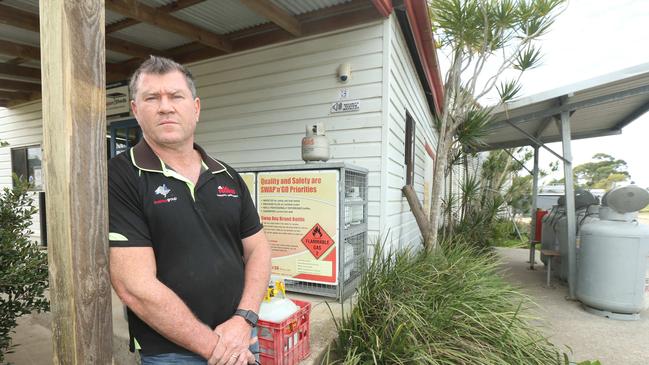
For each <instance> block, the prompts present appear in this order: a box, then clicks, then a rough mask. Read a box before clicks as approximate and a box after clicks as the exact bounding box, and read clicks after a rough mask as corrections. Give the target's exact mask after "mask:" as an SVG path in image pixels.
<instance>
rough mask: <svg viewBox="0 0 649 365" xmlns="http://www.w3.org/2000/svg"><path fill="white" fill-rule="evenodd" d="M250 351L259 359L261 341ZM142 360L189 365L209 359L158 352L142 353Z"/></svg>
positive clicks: (145, 364) (146, 363)
mask: <svg viewBox="0 0 649 365" xmlns="http://www.w3.org/2000/svg"><path fill="white" fill-rule="evenodd" d="M255 336H257V328H253V329H252V336H251V337H255ZM249 349H250V352H252V353H253V354H254V355H255V359H257V361H259V341H257V342H255V343H254V344H252V345H250V347H249ZM140 360H141V364H142V365H176V364H179V365H180V364H187V365H206V364H207V360H205V359H203V357H201V356H198V355H195V354H181V353H175V352H172V353H169V354H158V355H142V354H140Z"/></svg>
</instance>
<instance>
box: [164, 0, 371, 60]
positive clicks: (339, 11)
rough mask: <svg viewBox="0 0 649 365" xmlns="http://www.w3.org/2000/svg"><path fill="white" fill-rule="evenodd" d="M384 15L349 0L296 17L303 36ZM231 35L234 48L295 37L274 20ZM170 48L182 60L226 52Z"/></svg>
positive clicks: (359, 1) (364, 3) (361, 2)
mask: <svg viewBox="0 0 649 365" xmlns="http://www.w3.org/2000/svg"><path fill="white" fill-rule="evenodd" d="M381 18H382V16H381V15H380V14H379V13H378V12H377V11H376V9H375V8H374V7H373V6H372V4H369V3H368V2H367V1H365V0H353V1H351V2H349V3H345V4H341V5H336V6H332V7H330V8H326V9H322V10H318V11H313V12H310V13H306V14H302V15H300V16H298V17H297V19H298V21H299V22H300V24H301V28H302V37H305V36H309V35H315V34H319V33H324V32H329V31H333V30H336V29H341V28H345V27H351V26H354V25H358V24H362V23H367V22H370V21H373V20H377V19H381ZM228 38H229V39H230V41H231V42H232V45H233V47H234V48H233V52H240V51H245V50H249V49H253V48H257V47H262V46H267V45H270V44H273V43H279V42H284V41H288V40H292V39H295V37H294V36H293V35H291V34H288V33H287V32H286V31H284V30H283V29H280V28H279V27H278V26H277V25H274V24H261V25H259V26H256V27H253V28H249V29H244V30H241V31H238V32H233V33H231V34H229V35H228ZM183 49H185V50H186V53H182V50H183ZM168 51H169V53H170V56H171V57H173V59H174V60H176V61H177V62H180V63H189V62H196V61H200V60H204V59H208V58H213V57H218V56H221V55H223V54H225V53H224V52H219V51H218V50H215V49H210V48H207V47H202V49H196V45H195V44H188V45H184V46H181V47H176V48H175V49H173V50H168Z"/></svg>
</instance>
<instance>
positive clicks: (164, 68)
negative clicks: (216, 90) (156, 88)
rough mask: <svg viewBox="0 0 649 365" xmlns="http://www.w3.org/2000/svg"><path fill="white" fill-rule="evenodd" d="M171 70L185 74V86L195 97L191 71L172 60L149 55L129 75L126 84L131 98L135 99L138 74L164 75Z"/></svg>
mask: <svg viewBox="0 0 649 365" xmlns="http://www.w3.org/2000/svg"><path fill="white" fill-rule="evenodd" d="M173 71H178V72H180V73H181V74H183V75H184V76H185V80H186V81H187V87H189V90H190V91H191V92H192V97H193V98H196V85H194V78H193V77H192V73H191V72H189V70H188V69H187V67H185V66H183V65H181V64H180V63H178V62H176V61H174V60H170V59H168V58H165V57H159V56H153V55H151V56H149V59H148V60H146V61H144V62H142V64H141V65H140V67H138V69H137V70H135V72H134V73H133V76H131V81H130V82H129V84H128V87H129V91H130V92H131V99H132V100H135V94H136V93H137V82H138V80H139V79H140V75H142V74H143V73H145V74H154V75H164V74H168V73H170V72H173Z"/></svg>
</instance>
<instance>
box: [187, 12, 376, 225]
mask: <svg viewBox="0 0 649 365" xmlns="http://www.w3.org/2000/svg"><path fill="white" fill-rule="evenodd" d="M384 23H385V22H384V21H378V22H373V23H369V24H366V25H363V26H358V27H355V28H351V29H345V30H342V31H337V32H333V33H327V34H324V35H319V36H315V37H309V38H305V39H301V40H296V41H293V42H289V43H284V44H281V45H273V46H269V47H264V48H261V49H256V50H252V51H248V52H244V53H240V54H235V55H232V56H225V57H220V58H218V59H213V60H209V61H205V62H199V63H196V64H194V65H190V70H191V71H192V73H193V75H194V77H195V78H196V81H197V86H198V93H199V95H200V97H201V100H202V112H201V118H200V119H201V122H200V123H199V124H198V127H197V130H196V141H197V143H199V144H200V145H202V146H203V147H205V149H206V150H207V151H208V153H210V154H211V155H213V156H215V157H216V158H219V159H221V160H223V161H225V162H226V163H228V164H230V165H232V166H233V167H235V168H236V167H259V166H271V165H289V164H303V163H304V161H302V157H301V147H300V146H301V141H302V137H304V135H305V126H306V125H310V124H312V123H316V122H322V123H324V125H325V129H326V134H327V137H328V138H329V141H330V142H331V154H332V159H331V160H330V162H331V161H345V162H347V163H351V164H354V165H357V166H361V167H365V168H367V169H368V170H369V178H368V183H369V191H368V195H369V211H368V213H369V217H368V223H369V230H370V231H371V233H373V234H376V233H378V232H379V214H380V209H379V204H380V182H381V177H380V175H381V133H382V116H381V108H382V94H381V92H382V90H381V87H382V77H383V43H384V42H383V24H384ZM341 63H350V64H351V69H352V72H351V79H350V80H349V81H348V82H346V83H341V82H339V81H338V79H337V74H336V72H337V68H338V66H339V65H340V64H341ZM343 88H344V89H347V90H348V92H349V97H348V98H347V100H360V111H358V112H348V113H336V114H330V107H331V104H332V103H333V102H335V101H337V100H339V99H340V89H343Z"/></svg>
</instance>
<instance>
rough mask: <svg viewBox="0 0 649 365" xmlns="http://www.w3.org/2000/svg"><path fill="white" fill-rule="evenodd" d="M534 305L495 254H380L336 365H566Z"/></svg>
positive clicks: (457, 246)
mask: <svg viewBox="0 0 649 365" xmlns="http://www.w3.org/2000/svg"><path fill="white" fill-rule="evenodd" d="M531 305H533V304H532V302H531V301H530V299H529V298H528V297H527V296H525V295H523V294H521V293H520V292H518V291H517V290H515V289H514V288H513V287H512V286H511V285H510V284H508V283H506V282H505V281H504V280H503V279H502V277H501V276H500V275H499V274H498V259H497V258H496V257H495V256H494V254H493V253H488V252H487V251H481V252H479V251H478V250H477V249H476V248H473V247H472V248H469V246H468V245H467V244H466V243H462V242H454V244H452V245H449V244H443V248H440V249H437V250H436V251H433V252H430V253H429V252H426V251H425V250H422V251H421V252H417V253H414V252H399V253H387V254H385V255H384V253H383V252H382V250H381V249H380V248H379V249H377V250H376V253H375V255H374V257H373V259H372V261H371V263H370V264H369V267H368V269H367V271H366V272H365V274H364V276H363V279H362V282H361V284H360V286H359V288H358V298H357V304H356V306H355V307H354V309H353V310H352V312H351V313H350V314H349V315H348V316H346V317H344V318H343V319H342V322H341V324H340V325H339V328H338V330H339V332H338V334H339V337H338V339H337V340H336V342H335V345H334V348H333V349H332V357H333V358H334V359H333V360H330V361H331V362H330V363H344V364H481V365H482V364H528V365H533V364H538V365H548V364H563V363H564V354H563V353H561V352H560V351H559V350H558V349H557V348H556V347H555V346H554V345H552V344H551V343H550V342H548V340H547V339H546V338H545V337H544V336H543V335H542V334H541V333H540V332H539V331H538V330H536V329H534V328H533V327H532V326H531V325H530V320H531V318H530V317H528V316H527V315H526V310H527V308H528V307H530V306H531ZM327 361H329V360H327Z"/></svg>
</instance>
